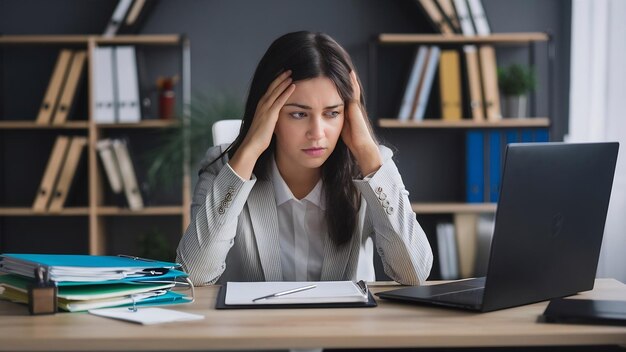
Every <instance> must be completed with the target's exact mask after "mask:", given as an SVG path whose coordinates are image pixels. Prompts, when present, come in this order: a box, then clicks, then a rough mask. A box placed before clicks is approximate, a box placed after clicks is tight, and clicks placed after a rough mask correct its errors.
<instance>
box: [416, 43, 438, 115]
mask: <svg viewBox="0 0 626 352" xmlns="http://www.w3.org/2000/svg"><path fill="white" fill-rule="evenodd" d="M440 53H441V49H439V47H437V46H431V47H430V49H429V52H428V56H427V59H426V60H427V61H426V64H425V68H424V73H423V75H422V80H421V82H420V84H419V85H418V89H417V92H416V94H417V96H416V98H415V100H416V105H415V110H414V112H413V120H416V121H421V120H423V119H424V114H425V112H426V106H427V105H428V98H429V97H430V91H431V88H432V86H433V79H434V77H435V72H436V71H437V65H438V64H439V55H440Z"/></svg>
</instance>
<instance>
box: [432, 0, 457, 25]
mask: <svg viewBox="0 0 626 352" xmlns="http://www.w3.org/2000/svg"><path fill="white" fill-rule="evenodd" d="M437 4H439V8H440V9H441V12H442V13H443V16H444V17H445V19H446V20H447V21H448V23H449V24H450V27H451V28H452V31H453V32H454V33H461V25H460V24H459V18H458V16H457V14H456V10H455V9H454V4H453V3H452V0H438V1H437Z"/></svg>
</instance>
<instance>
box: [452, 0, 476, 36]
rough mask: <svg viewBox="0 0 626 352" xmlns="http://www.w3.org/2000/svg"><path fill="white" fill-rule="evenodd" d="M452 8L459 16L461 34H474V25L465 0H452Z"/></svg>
mask: <svg viewBox="0 0 626 352" xmlns="http://www.w3.org/2000/svg"><path fill="white" fill-rule="evenodd" d="M454 8H455V9H456V14H457V16H458V18H459V24H460V26H461V33H463V35H470V36H471V35H476V31H475V30H474V25H473V24H472V15H471V13H470V10H469V7H468V6H467V2H466V0H454Z"/></svg>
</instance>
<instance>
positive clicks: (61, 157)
mask: <svg viewBox="0 0 626 352" xmlns="http://www.w3.org/2000/svg"><path fill="white" fill-rule="evenodd" d="M69 142H70V137H68V136H58V137H57V139H56V141H55V142H54V146H53V147H52V152H51V153H50V158H49V159H48V164H47V166H46V171H45V172H44V174H43V177H42V179H41V184H40V185H39V189H38V190H37V195H36V196H35V201H34V202H33V212H35V213H45V212H46V209H47V208H48V203H49V202H50V199H51V196H52V193H53V192H54V186H55V184H56V181H57V179H58V177H59V173H60V171H61V167H62V165H63V163H64V162H65V156H66V153H67V149H68V146H69Z"/></svg>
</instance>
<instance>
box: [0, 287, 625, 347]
mask: <svg viewBox="0 0 626 352" xmlns="http://www.w3.org/2000/svg"><path fill="white" fill-rule="evenodd" d="M391 288H394V287H393V286H387V285H380V286H378V285H373V286H372V287H371V290H372V291H374V292H379V291H385V290H388V289H391ZM216 294H217V287H203V288H198V289H196V296H197V300H196V302H195V303H193V304H188V305H179V306H171V307H168V308H170V309H177V310H181V311H187V312H191V313H198V314H203V315H204V316H205V319H204V320H202V321H195V322H184V323H172V324H163V325H155V326H141V325H136V324H132V323H127V322H122V321H117V320H112V319H106V318H101V317H97V316H93V315H89V314H86V313H59V314H56V315H51V316H29V315H28V313H27V309H26V307H24V306H22V305H18V304H14V303H10V302H4V301H0V341H1V343H0V350H12V351H17V350H48V351H52V350H64V351H70V350H85V351H87V350H98V351H113V350H137V351H140V350H206V349H269V348H273V349H276V348H313V347H335V348H348V347H351V348H359V347H361V348H364V347H369V348H374V347H444V346H445V347H469V346H521V345H525V346H538V345H600V344H602V345H607V344H620V345H626V327H611V326H591V325H590V326H587V325H560V324H542V323H537V322H536V320H537V317H538V316H539V315H540V314H541V313H542V312H543V310H544V309H545V307H546V306H547V302H541V303H536V304H531V305H527V306H523V307H517V308H511V309H505V310H500V311H496V312H490V313H469V312H463V311H457V310H451V309H442V308H435V307H427V306H418V305H409V304H402V303H395V302H390V301H385V300H378V303H379V306H378V307H377V308H360V309H273V310H270V309H268V310H220V311H218V310H215V309H214V306H215V296H216ZM576 297H581V298H596V299H619V300H626V285H624V284H623V283H621V282H619V281H616V280H613V279H599V280H596V285H595V288H594V290H593V291H588V292H584V293H582V294H580V295H578V296H576Z"/></svg>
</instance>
